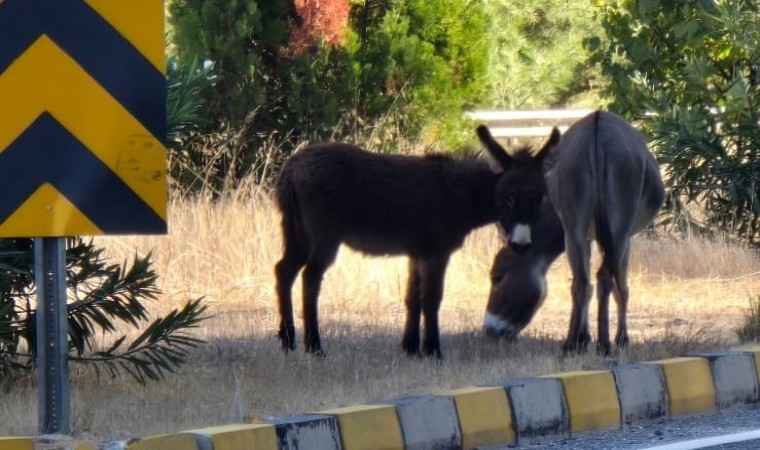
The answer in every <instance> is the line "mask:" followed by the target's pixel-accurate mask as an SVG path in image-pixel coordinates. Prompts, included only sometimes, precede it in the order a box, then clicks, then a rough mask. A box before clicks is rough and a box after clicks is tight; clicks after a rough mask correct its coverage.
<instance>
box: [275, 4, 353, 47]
mask: <svg viewBox="0 0 760 450" xmlns="http://www.w3.org/2000/svg"><path fill="white" fill-rule="evenodd" d="M295 6H296V13H297V14H298V16H299V17H300V18H301V26H300V27H299V26H298V25H296V24H295V23H293V22H291V23H290V43H289V44H288V50H289V52H290V53H291V54H293V55H301V54H303V53H305V52H306V51H309V50H311V49H314V48H316V46H317V44H318V43H319V41H320V39H321V40H322V41H323V42H324V43H325V44H328V45H339V44H341V43H342V42H343V31H344V30H345V28H346V26H347V25H348V13H349V9H350V5H349V0H295Z"/></svg>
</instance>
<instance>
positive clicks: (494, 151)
mask: <svg viewBox="0 0 760 450" xmlns="http://www.w3.org/2000/svg"><path fill="white" fill-rule="evenodd" d="M476 131H477V133H478V138H480V142H481V143H482V144H483V146H484V147H485V148H486V150H488V154H489V155H491V160H492V162H494V163H495V164H491V168H492V169H493V170H494V172H497V173H498V172H504V171H506V170H508V169H509V166H511V165H512V158H511V157H510V156H509V155H508V154H507V152H506V151H505V150H504V147H502V146H501V145H499V143H498V142H496V139H494V138H493V136H491V132H490V131H489V130H488V127H486V126H485V125H479V126H478V128H477V130H476Z"/></svg>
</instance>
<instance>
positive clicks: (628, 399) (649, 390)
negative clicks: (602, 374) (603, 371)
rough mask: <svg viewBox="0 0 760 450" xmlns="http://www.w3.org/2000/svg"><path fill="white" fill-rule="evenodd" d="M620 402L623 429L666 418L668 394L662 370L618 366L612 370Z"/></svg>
mask: <svg viewBox="0 0 760 450" xmlns="http://www.w3.org/2000/svg"><path fill="white" fill-rule="evenodd" d="M612 374H613V375H614V377H615V387H616V388H617V396H618V399H619V400H620V415H621V422H622V426H624V427H630V426H633V425H637V424H640V423H643V422H647V421H651V420H656V419H663V418H668V390H667V388H666V386H665V376H664V375H663V374H662V367H660V366H658V365H655V364H621V365H618V366H615V367H614V368H613V369H612Z"/></svg>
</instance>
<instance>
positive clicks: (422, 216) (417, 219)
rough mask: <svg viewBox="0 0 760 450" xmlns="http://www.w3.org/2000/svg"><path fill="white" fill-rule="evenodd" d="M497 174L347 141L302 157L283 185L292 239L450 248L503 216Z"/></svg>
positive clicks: (430, 250)
mask: <svg viewBox="0 0 760 450" xmlns="http://www.w3.org/2000/svg"><path fill="white" fill-rule="evenodd" d="M496 177H497V175H496V174H494V173H493V172H492V171H491V170H490V169H489V168H488V165H487V163H486V162H484V161H482V160H475V159H472V160H456V159H453V158H449V157H447V156H440V155H433V156H426V157H414V156H401V155H382V154H376V153H371V152H367V151H364V150H362V149H360V148H359V147H356V146H353V145H350V144H345V143H329V144H316V145H312V146H309V147H307V148H305V149H304V150H303V151H301V152H299V153H297V154H296V155H294V156H293V157H292V158H291V159H290V160H289V161H288V163H287V164H286V166H285V167H284V168H283V172H282V175H281V176H280V178H279V181H278V185H277V200H278V205H279V208H280V210H281V212H282V213H283V218H285V220H288V221H290V222H291V223H290V224H289V226H288V228H291V230H290V231H291V233H288V232H287V231H286V235H287V234H291V236H289V237H290V238H291V239H296V240H298V241H300V244H301V245H303V246H305V247H309V246H311V245H313V244H314V241H315V240H317V241H330V242H336V243H337V242H341V243H345V244H348V245H349V246H350V247H352V248H354V249H356V250H359V251H362V252H364V253H368V254H375V255H378V254H407V255H412V256H425V255H432V254H435V253H440V252H450V251H452V250H454V249H456V248H457V247H459V246H460V245H461V244H462V241H463V239H464V237H465V236H466V235H467V233H468V232H469V231H470V230H471V229H472V228H474V227H476V226H480V225H485V224H487V223H489V222H492V221H494V220H495V218H496V216H495V213H496V212H495V210H494V208H493V206H492V204H493V203H494V200H493V185H494V184H495V180H496Z"/></svg>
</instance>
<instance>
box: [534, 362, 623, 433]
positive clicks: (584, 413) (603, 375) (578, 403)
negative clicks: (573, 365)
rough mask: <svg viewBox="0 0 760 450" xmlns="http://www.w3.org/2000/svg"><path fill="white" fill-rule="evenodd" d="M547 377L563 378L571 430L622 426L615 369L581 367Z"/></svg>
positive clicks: (575, 431) (580, 430) (572, 431)
mask: <svg viewBox="0 0 760 450" xmlns="http://www.w3.org/2000/svg"><path fill="white" fill-rule="evenodd" d="M545 378H557V379H559V380H561V381H562V387H563V389H564V391H565V399H566V400H567V409H568V412H569V415H570V432H571V433H578V432H582V431H588V430H605V429H613V428H620V401H619V400H618V395H617V389H616V388H615V378H614V377H613V376H612V372H610V371H607V370H579V371H575V372H566V373H558V374H554V375H546V376H545Z"/></svg>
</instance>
